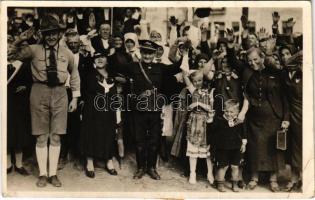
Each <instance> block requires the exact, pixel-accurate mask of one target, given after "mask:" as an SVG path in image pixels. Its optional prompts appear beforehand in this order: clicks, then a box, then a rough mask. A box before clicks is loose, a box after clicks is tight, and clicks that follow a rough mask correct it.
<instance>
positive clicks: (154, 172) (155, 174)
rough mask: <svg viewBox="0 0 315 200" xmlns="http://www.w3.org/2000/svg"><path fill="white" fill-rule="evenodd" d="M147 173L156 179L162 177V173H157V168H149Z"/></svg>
mask: <svg viewBox="0 0 315 200" xmlns="http://www.w3.org/2000/svg"><path fill="white" fill-rule="evenodd" d="M147 173H148V174H149V176H150V177H151V178H152V179H154V180H160V179H161V177H160V175H159V174H158V173H157V171H156V169H155V168H153V167H151V168H149V169H148V171H147Z"/></svg>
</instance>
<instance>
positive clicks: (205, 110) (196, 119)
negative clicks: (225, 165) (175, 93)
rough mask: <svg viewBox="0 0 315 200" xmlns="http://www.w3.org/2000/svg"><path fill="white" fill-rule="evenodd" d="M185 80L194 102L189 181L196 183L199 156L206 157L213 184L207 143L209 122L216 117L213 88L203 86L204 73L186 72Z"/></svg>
mask: <svg viewBox="0 0 315 200" xmlns="http://www.w3.org/2000/svg"><path fill="white" fill-rule="evenodd" d="M184 74H185V75H184V80H185V83H186V85H187V88H188V90H189V92H190V94H191V95H192V103H191V104H190V105H189V107H188V109H189V110H190V113H189V118H188V121H187V152H186V156H188V157H189V165H190V177H189V183H191V184H195V183H196V165H197V158H206V160H207V166H208V175H207V178H208V180H209V182H210V184H213V181H214V178H213V174H212V169H213V168H212V162H211V160H210V152H209V149H210V145H209V144H207V123H210V122H212V120H213V117H214V111H213V109H212V107H213V89H212V90H211V91H209V90H208V89H204V88H203V73H202V72H201V71H196V72H193V73H192V74H191V75H190V78H191V80H190V78H189V77H188V75H187V73H185V72H184Z"/></svg>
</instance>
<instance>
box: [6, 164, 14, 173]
mask: <svg viewBox="0 0 315 200" xmlns="http://www.w3.org/2000/svg"><path fill="white" fill-rule="evenodd" d="M12 170H13V166H11V167H9V168H8V169H7V174H10V173H11V172H12Z"/></svg>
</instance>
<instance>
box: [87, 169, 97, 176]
mask: <svg viewBox="0 0 315 200" xmlns="http://www.w3.org/2000/svg"><path fill="white" fill-rule="evenodd" d="M85 175H86V176H87V177H89V178H94V177H95V173H94V171H89V170H87V169H86V170H85Z"/></svg>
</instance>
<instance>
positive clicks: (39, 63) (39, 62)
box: [32, 57, 46, 71]
mask: <svg viewBox="0 0 315 200" xmlns="http://www.w3.org/2000/svg"><path fill="white" fill-rule="evenodd" d="M45 61H46V60H45V58H44V57H43V58H42V57H34V58H33V60H32V65H33V66H34V67H35V68H36V70H37V71H45V70H46V62H45Z"/></svg>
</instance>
